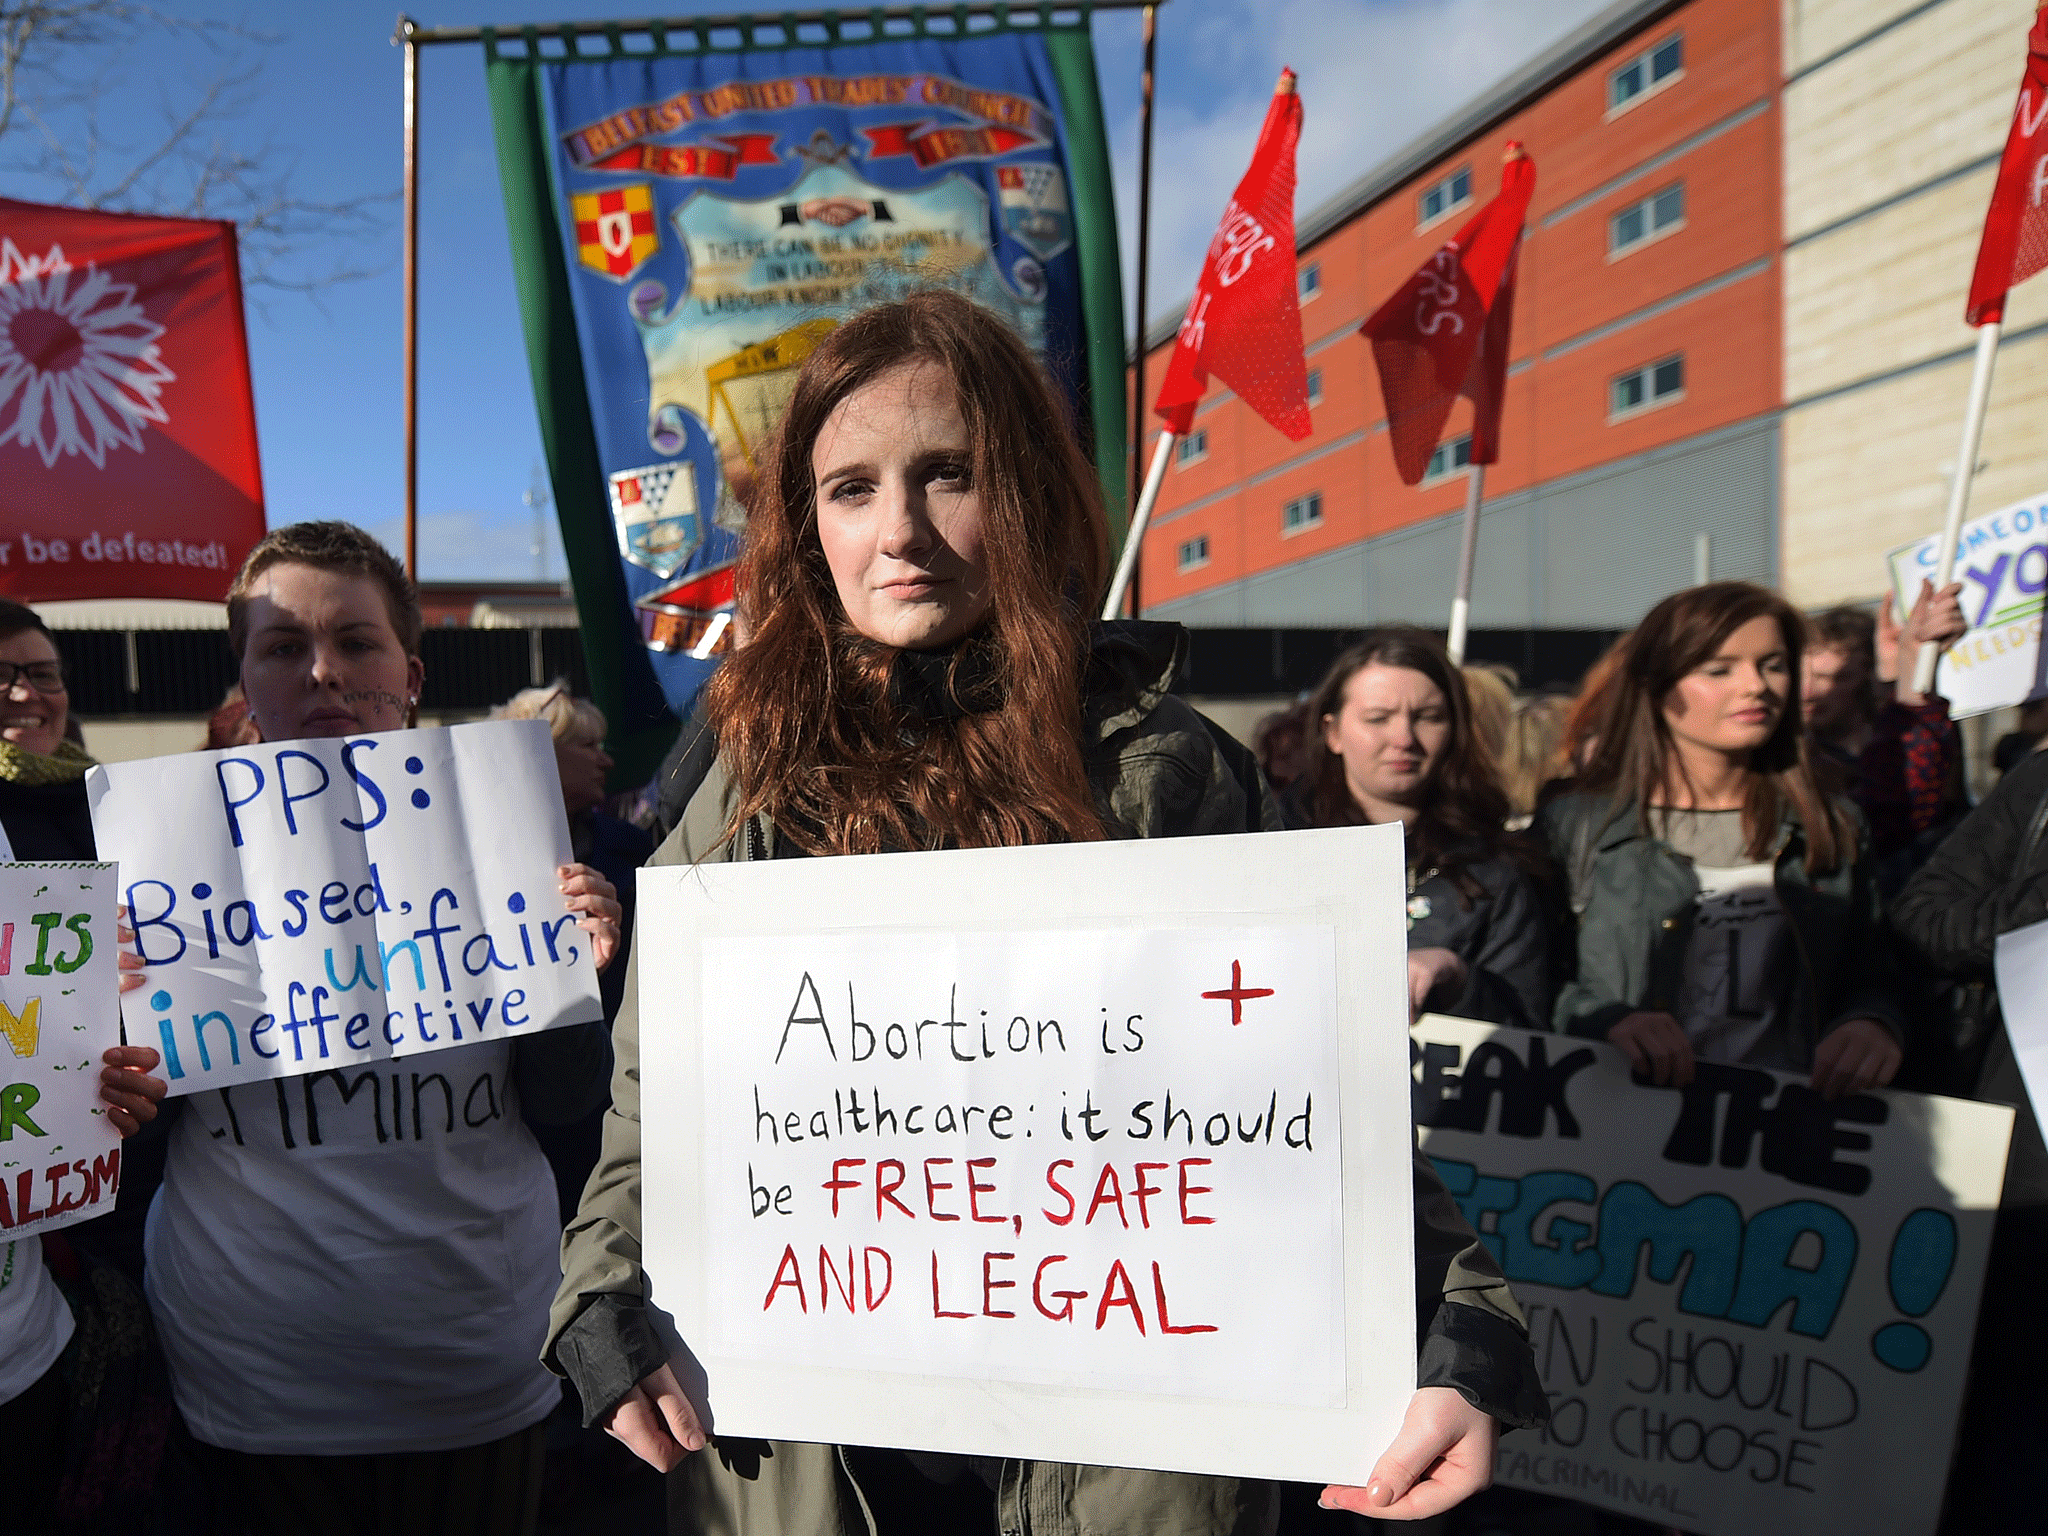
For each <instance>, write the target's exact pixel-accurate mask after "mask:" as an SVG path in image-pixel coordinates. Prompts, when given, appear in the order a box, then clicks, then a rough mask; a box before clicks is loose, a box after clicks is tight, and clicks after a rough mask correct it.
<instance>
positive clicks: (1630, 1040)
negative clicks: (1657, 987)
mask: <svg viewBox="0 0 2048 1536" xmlns="http://www.w3.org/2000/svg"><path fill="white" fill-rule="evenodd" d="M1607 1043H1608V1044H1609V1045H1615V1046H1619V1047H1620V1048H1621V1049H1622V1050H1623V1051H1624V1052H1625V1053H1626V1054H1627V1056H1628V1059H1629V1060H1630V1061H1632V1062H1634V1063H1635V1064H1636V1070H1637V1071H1638V1072H1640V1073H1642V1074H1643V1075H1644V1076H1645V1077H1647V1078H1649V1079H1650V1081H1651V1082H1653V1083H1655V1084H1656V1085H1657V1086H1658V1087H1659V1088H1683V1087H1685V1085H1686V1084H1688V1083H1690V1082H1691V1081H1692V1042H1691V1041H1690V1040H1688V1039H1686V1038H1685V1031H1684V1030H1683V1029H1680V1028H1679V1027H1678V1020H1676V1019H1674V1018H1673V1017H1672V1016H1671V1015H1670V1014H1668V1013H1632V1014H1630V1015H1629V1016H1628V1017H1627V1018H1625V1019H1623V1020H1622V1021H1621V1022H1620V1023H1619V1024H1616V1025H1615V1026H1614V1027H1613V1028H1612V1029H1610V1030H1608V1031H1607Z"/></svg>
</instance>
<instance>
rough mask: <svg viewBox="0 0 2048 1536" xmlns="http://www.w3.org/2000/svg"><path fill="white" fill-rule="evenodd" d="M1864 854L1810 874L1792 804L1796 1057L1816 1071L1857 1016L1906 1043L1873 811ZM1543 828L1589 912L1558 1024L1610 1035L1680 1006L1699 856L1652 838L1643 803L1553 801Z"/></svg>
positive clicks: (1863, 838)
mask: <svg viewBox="0 0 2048 1536" xmlns="http://www.w3.org/2000/svg"><path fill="white" fill-rule="evenodd" d="M1838 804H1839V805H1841V806H1842V808H1843V809H1845V810H1847V811H1848V812H1849V813H1850V815H1851V817H1852V819H1853V820H1854V821H1855V824H1856V829H1857V838H1856V854H1855V858H1854V859H1853V860H1852V861H1850V862H1848V863H1845V864H1842V865H1841V866H1839V867H1838V868H1836V869H1834V870H1831V871H1829V872H1828V873H1826V874H1819V875H1815V874H1809V873H1808V872H1807V869H1806V862H1805V861H1806V835H1805V831H1804V829H1803V828H1802V827H1801V826H1800V824H1799V821H1798V819H1797V818H1796V817H1795V816H1793V815H1792V814H1791V813H1790V812H1789V811H1787V813H1786V814H1785V815H1784V816H1783V817H1782V818H1781V819H1780V822H1779V826H1778V835H1777V840H1776V842H1775V844H1774V845H1773V846H1774V850H1775V851H1774V853H1773V856H1772V857H1773V861H1774V863H1775V866H1776V880H1775V884H1776V886H1777V891H1778V899H1779V900H1780V901H1781V902H1782V903H1783V904H1784V907H1785V912H1786V915H1787V917H1788V918H1790V920H1791V924H1792V931H1793V934H1794V935H1795V938H1796V940H1797V949H1798V954H1799V960H1800V964H1799V967H1798V970H1797V971H1796V972H1795V976H1794V981H1793V989H1792V997H1791V998H1790V999H1789V1004H1790V1006H1789V1008H1788V1009H1787V1022H1786V1036H1785V1041H1784V1045H1785V1053H1786V1059H1787V1060H1789V1061H1791V1062H1793V1063H1796V1064H1798V1065H1800V1066H1802V1067H1803V1066H1804V1065H1806V1064H1807V1063H1810V1062H1811V1061H1812V1060H1813V1050H1814V1047H1815V1045H1817V1044H1818V1043H1819V1041H1820V1039H1821V1037H1822V1036H1823V1035H1825V1034H1827V1032H1828V1031H1829V1030H1831V1029H1833V1028H1834V1027H1835V1026H1836V1025H1837V1024H1842V1023H1846V1022H1847V1021H1848V1020H1850V1019H1856V1018H1867V1019H1875V1020H1877V1021H1878V1022H1879V1023H1880V1024H1882V1025H1884V1026H1885V1028H1886V1029H1888V1030H1890V1031H1891V1032H1892V1035H1893V1036H1894V1037H1895V1038H1896V1039H1898V1040H1899V1041H1900V1042H1901V1044H1903V1043H1904V1041H1905V1038H1906V1020H1905V1014H1904V1011H1903V1009H1902V1007H1901V1004H1900V1001H1899V989H1898V982H1897V970H1896V967H1895V965H1894V963H1893V960H1892V957H1891V953H1890V951H1889V949H1888V947H1887V946H1886V944H1885V943H1884V940H1883V934H1882V929H1881V917H1880V911H1879V901H1878V890H1877V874H1876V869H1875V866H1874V864H1873V862H1872V859H1871V854H1870V839H1869V837H1868V836H1867V835H1866V834H1865V833H1864V831H1863V822H1862V817H1861V815H1860V814H1859V813H1857V812H1856V811H1855V808H1854V807H1853V806H1851V805H1849V803H1848V802H1847V801H1841V802H1838ZM1537 828H1538V830H1539V831H1540V832H1541V834H1542V835H1543V836H1544V838H1545V839H1546V840H1547V841H1548V842H1549V844H1550V850H1551V853H1552V855H1553V856H1554V857H1555V858H1556V859H1557V861H1558V863H1559V864H1560V865H1561V866H1562V867H1563V869H1564V871H1565V874H1566V876H1567V878H1568V879H1569V881H1570V884H1571V893H1572V906H1573V908H1574V909H1575V910H1576V911H1577V912H1578V915H1579V936H1578V974H1577V976H1576V977H1575V978H1574V979H1573V980H1571V981H1569V982H1567V983H1566V984H1565V985H1564V987H1563V988H1562V989H1561V990H1560V991H1559V993H1558V996H1557V1002H1556V1005H1555V1007H1554V1008H1553V1009H1552V1013H1551V1017H1552V1022H1553V1027H1554V1028H1556V1029H1560V1030H1563V1031H1565V1032H1566V1033H1568V1034H1574V1035H1590V1036H1593V1037H1594V1038H1596V1039H1605V1038H1606V1036H1607V1031H1608V1030H1610V1029H1611V1028H1613V1027H1614V1025H1616V1024H1617V1023H1619V1022H1620V1021H1621V1020H1622V1019H1623V1018H1624V1017H1625V1016H1627V1015H1628V1014H1631V1013H1634V1012H1637V1011H1638V1010H1655V1011H1660V1012H1669V1011H1670V1010H1671V1009H1672V1007H1673V1005H1674V1004H1675V1003H1676V1001H1677V998H1678V989H1679V983H1680V980H1681V977H1682V975H1683V971H1684V966H1685V957H1686V953H1687V950H1688V948H1689V946H1690V945H1691V942H1692V923H1693V912H1694V898H1695V897H1697V896H1698V895H1699V889H1700V885H1699V879H1698V877H1697V876H1696V875H1695V874H1694V873H1693V867H1692V861H1691V860H1689V859H1687V858H1685V857H1684V856H1682V855H1681V854H1678V853H1676V852H1674V851H1673V850H1672V849H1671V847H1670V846H1669V845H1668V844H1666V843H1664V842H1662V841H1660V840H1659V839H1657V838H1654V837H1651V836H1650V835H1649V834H1648V832H1647V831H1646V830H1645V829H1644V828H1643V826H1642V825H1641V821H1640V818H1639V816H1638V815H1637V811H1636V808H1635V807H1634V806H1633V805H1629V806H1617V805H1616V804H1615V803H1614V802H1613V801H1612V800H1610V799H1608V798H1607V797H1606V796H1604V795H1593V794H1585V793H1580V794H1572V795H1566V796H1564V797H1562V798H1561V799H1558V800H1555V801H1552V802H1551V804H1549V805H1548V806H1546V807H1545V808H1544V809H1543V812H1542V814H1541V815H1540V816H1539V817H1538V819H1537Z"/></svg>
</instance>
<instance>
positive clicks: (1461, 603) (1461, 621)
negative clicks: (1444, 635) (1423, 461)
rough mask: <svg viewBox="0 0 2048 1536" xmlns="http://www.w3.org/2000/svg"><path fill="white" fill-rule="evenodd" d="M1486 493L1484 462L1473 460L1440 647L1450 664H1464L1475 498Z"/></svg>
mask: <svg viewBox="0 0 2048 1536" xmlns="http://www.w3.org/2000/svg"><path fill="white" fill-rule="evenodd" d="M1485 494H1486V466H1485V465H1484V464H1474V465H1472V466H1471V468H1470V469H1468V470H1467V471H1466V478H1465V531H1464V534H1463V536H1462V537H1461V538H1460V539H1459V540H1458V589H1457V593H1456V595H1454V596H1453V597H1452V598H1451V632H1450V637H1449V638H1448V639H1447V640H1446V641H1445V642H1444V649H1445V650H1447V651H1449V652H1450V653H1451V664H1452V665H1453V666H1458V667H1462V666H1463V665H1465V635H1466V631H1467V628H1468V626H1469V625H1470V624H1471V622H1472V563H1473V560H1474V558H1475V557H1476V556H1477V555H1478V553H1479V502H1480V499H1481V498H1482V497H1483V496H1485Z"/></svg>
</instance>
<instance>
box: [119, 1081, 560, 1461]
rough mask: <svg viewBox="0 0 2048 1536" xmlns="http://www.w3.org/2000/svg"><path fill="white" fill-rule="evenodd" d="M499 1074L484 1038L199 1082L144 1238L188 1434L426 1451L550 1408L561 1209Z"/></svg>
mask: <svg viewBox="0 0 2048 1536" xmlns="http://www.w3.org/2000/svg"><path fill="white" fill-rule="evenodd" d="M511 1067H512V1047H511V1046H510V1044H508V1043H505V1042H487V1043H485V1044H481V1045H470V1046H462V1047H458V1048H457V1049H454V1050H448V1051H440V1052H436V1053H432V1054H429V1055H425V1056H415V1057H410V1058H407V1059H405V1060H403V1061H390V1062H385V1063H383V1064H382V1065H381V1067H379V1068H376V1069H371V1068H365V1069H362V1070H360V1071H357V1072H354V1073H351V1074H347V1075H344V1074H339V1073H334V1072H326V1073H320V1074H316V1075H314V1076H310V1077H292V1078H280V1079H278V1080H276V1081H275V1082H271V1083H258V1084H249V1085H245V1086H243V1087H240V1088H232V1089H216V1090H213V1091H211V1092H207V1093H199V1094H194V1095H193V1096H192V1100H191V1102H190V1103H189V1104H187V1105H186V1108H185V1111H184V1114H183V1115H182V1116H181V1117H180V1119H179V1121H178V1124H177V1126H176V1128H175V1129H174V1131H173V1132H172V1137H171V1148H170V1156H169V1160H168V1165H167V1167H166V1168H165V1171H164V1183H163V1188H162V1189H161V1190H160V1191H159V1192H158V1195H157V1198H156V1201H155V1203H154V1204H153V1205H152V1206H151V1208H150V1214H149V1227H148V1234H147V1238H146V1247H145V1252H146V1254H147V1257H148V1270H147V1276H148V1290H149V1299H150V1304H151V1308H152V1310H153V1311H154V1312H155V1314H156V1322H157V1329H158V1331H159V1332H160V1333H161V1334H162V1336H163V1343H164V1353H165V1355H166V1356H167V1357H168V1359H169V1361H170V1366H171V1384H172V1388H173V1392H174V1395H175V1396H176V1398H177V1402H178V1408H179V1411H180V1412H182V1413H183V1414H184V1416H185V1422H186V1423H187V1424H188V1425H190V1426H191V1429H192V1433H193V1434H194V1435H196V1436H197V1437H198V1438H199V1439H200V1440H201V1441H203V1442H205V1443H206V1444H208V1445H217V1446H223V1447H225V1448H227V1449H228V1450H234V1451H248V1452H255V1453H271V1454H294V1453H296V1454H305V1455H326V1456H340V1455H355V1454H379V1453H385V1452H392V1451H438V1450H452V1449H455V1448H457V1447H461V1446H471V1445H481V1444H483V1443H485V1442H486V1441H490V1440H496V1439H499V1438H501V1437H503V1436H505V1435H509V1434H513V1433H515V1432H517V1431H519V1430H522V1429H525V1428H527V1427H529V1426H531V1425H533V1424H537V1423H539V1422H540V1421H541V1420H542V1419H544V1418H545V1417H547V1415H548V1413H549V1411H550V1410H551V1409H552V1408H553V1407H554V1406H555V1404H556V1402H557V1401H558V1400H559V1397H560V1386H559V1384H558V1383H557V1382H556V1381H555V1379H554V1378H553V1377H551V1376H550V1375H548V1373H547V1372H546V1370H544V1369H543V1368H542V1366H541V1364H540V1361H539V1356H540V1349H541V1344H542V1342H543V1340H544V1339H545V1336H546V1333H547V1314H548V1303H549V1301H550V1300H551V1299H552V1298H553V1296H554V1291H555V1283H556V1279H557V1277H558V1274H559V1269H558V1261H557V1258H556V1254H557V1248H558V1244H559V1242H560V1238H561V1222H560V1217H559V1213H558V1211H557V1208H556V1201H555V1186H554V1180H553V1178H552V1176H551V1175H550V1174H549V1172H548V1165H547V1159H546V1158H545V1157H543V1156H542V1155H541V1150H540V1147H539V1146H538V1145H537V1144H536V1143H535V1141H534V1139H533V1135H532V1133H531V1132H530V1131H528V1130H527V1128H526V1126H525V1124H524V1123H523V1122H522V1121H521V1120H520V1118H519V1105H518V1096H517V1091H516V1090H515V1089H514V1087H513V1084H512V1080H511ZM345 1095H346V1096H345Z"/></svg>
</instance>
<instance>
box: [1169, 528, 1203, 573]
mask: <svg viewBox="0 0 2048 1536" xmlns="http://www.w3.org/2000/svg"><path fill="white" fill-rule="evenodd" d="M1174 563H1175V564H1176V565H1177V566H1178V567H1179V568H1180V569H1181V570H1183V571H1199V570H1200V569H1201V568H1202V567H1203V566H1205V565H1207V564H1208V563H1209V535H1207V534H1206V533H1198V534H1196V535H1195V536H1194V537H1193V538H1192V539H1185V540H1183V541H1182V542H1181V546H1180V550H1179V552H1178V553H1177V554H1176V555H1175V557H1174Z"/></svg>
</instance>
